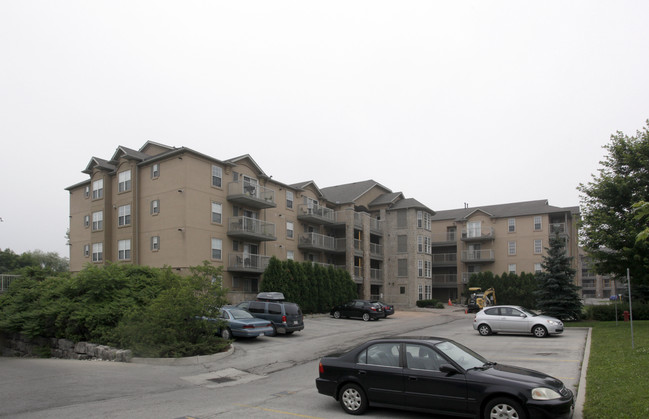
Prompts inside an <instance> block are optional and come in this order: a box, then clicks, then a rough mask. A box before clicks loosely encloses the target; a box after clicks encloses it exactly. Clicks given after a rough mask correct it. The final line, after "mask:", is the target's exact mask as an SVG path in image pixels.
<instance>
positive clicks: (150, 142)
mask: <svg viewBox="0 0 649 419" xmlns="http://www.w3.org/2000/svg"><path fill="white" fill-rule="evenodd" d="M149 146H155V147H159V148H162V149H166V150H167V151H171V150H173V149H174V148H175V147H171V146H168V145H166V144H161V143H158V142H155V141H151V140H147V142H146V143H144V145H143V146H142V147H140V149H139V150H138V151H139V152H140V153H144V150H146V149H147V148H148V147H149Z"/></svg>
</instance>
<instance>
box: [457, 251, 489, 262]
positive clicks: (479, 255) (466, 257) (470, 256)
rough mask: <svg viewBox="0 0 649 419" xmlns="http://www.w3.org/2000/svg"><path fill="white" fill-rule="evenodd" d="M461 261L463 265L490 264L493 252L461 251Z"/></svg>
mask: <svg viewBox="0 0 649 419" xmlns="http://www.w3.org/2000/svg"><path fill="white" fill-rule="evenodd" d="M461 260H462V262H464V263H492V262H493V261H494V260H495V259H494V251H493V250H463V251H462V255H461Z"/></svg>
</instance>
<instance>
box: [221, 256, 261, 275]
mask: <svg viewBox="0 0 649 419" xmlns="http://www.w3.org/2000/svg"><path fill="white" fill-rule="evenodd" d="M269 261H270V256H263V255H253V254H244V253H230V255H229V256H228V271H237V272H255V273H262V272H264V271H265V270H266V268H267V267H268V262H269Z"/></svg>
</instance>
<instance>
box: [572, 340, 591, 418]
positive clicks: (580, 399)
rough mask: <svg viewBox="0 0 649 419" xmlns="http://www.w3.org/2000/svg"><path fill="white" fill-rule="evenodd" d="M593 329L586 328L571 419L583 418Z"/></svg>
mask: <svg viewBox="0 0 649 419" xmlns="http://www.w3.org/2000/svg"><path fill="white" fill-rule="evenodd" d="M592 332H593V328H592V327H589V328H588V334H587V335H586V345H585V347H584V357H583V361H582V364H581V374H580V375H579V387H577V400H575V412H574V414H573V416H572V417H573V419H582V418H583V417H584V403H585V402H586V373H587V371H588V362H589V360H590V342H591V333H592Z"/></svg>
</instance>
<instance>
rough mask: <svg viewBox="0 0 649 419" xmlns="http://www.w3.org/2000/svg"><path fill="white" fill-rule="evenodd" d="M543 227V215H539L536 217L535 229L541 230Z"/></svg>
mask: <svg viewBox="0 0 649 419" xmlns="http://www.w3.org/2000/svg"><path fill="white" fill-rule="evenodd" d="M541 228H542V225H541V216H540V215H537V216H536V217H534V230H535V231H539V230H541Z"/></svg>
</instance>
